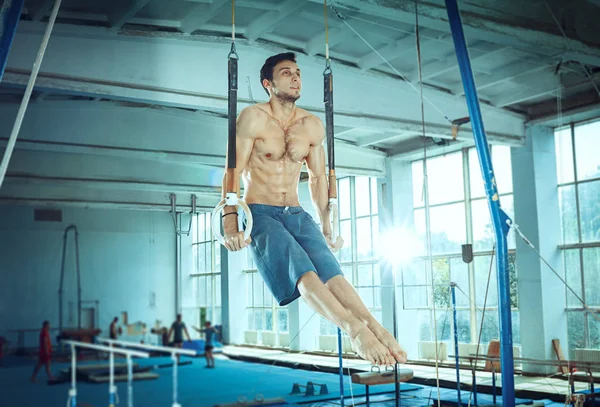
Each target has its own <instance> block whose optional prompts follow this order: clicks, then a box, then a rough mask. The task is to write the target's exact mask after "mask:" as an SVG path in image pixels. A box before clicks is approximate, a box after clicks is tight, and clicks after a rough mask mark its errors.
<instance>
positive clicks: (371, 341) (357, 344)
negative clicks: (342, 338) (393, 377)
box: [350, 325, 394, 365]
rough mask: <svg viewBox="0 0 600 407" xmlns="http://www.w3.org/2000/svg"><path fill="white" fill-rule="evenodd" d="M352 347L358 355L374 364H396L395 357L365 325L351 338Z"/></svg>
mask: <svg viewBox="0 0 600 407" xmlns="http://www.w3.org/2000/svg"><path fill="white" fill-rule="evenodd" d="M350 341H351V342H352V349H354V351H355V352H356V353H358V356H360V357H361V358H363V359H365V360H368V361H369V362H371V363H372V364H374V365H391V364H394V358H393V357H392V355H391V354H390V352H389V351H388V350H387V349H386V347H385V346H383V344H382V343H381V342H379V341H378V340H377V338H376V337H375V335H374V334H373V332H371V331H370V330H369V328H367V326H366V325H365V326H364V327H362V328H361V329H359V330H358V333H357V334H356V335H355V336H354V337H353V338H352V337H351V339H350Z"/></svg>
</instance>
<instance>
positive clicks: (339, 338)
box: [337, 328, 344, 407]
mask: <svg viewBox="0 0 600 407" xmlns="http://www.w3.org/2000/svg"><path fill="white" fill-rule="evenodd" d="M337 331H338V357H339V361H340V404H341V406H342V407H344V365H343V361H342V331H341V330H340V328H338V330H337Z"/></svg>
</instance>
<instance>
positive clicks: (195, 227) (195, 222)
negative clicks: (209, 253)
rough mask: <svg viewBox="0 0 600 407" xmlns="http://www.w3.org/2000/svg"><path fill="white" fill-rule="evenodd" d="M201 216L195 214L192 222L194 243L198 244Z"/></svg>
mask: <svg viewBox="0 0 600 407" xmlns="http://www.w3.org/2000/svg"><path fill="white" fill-rule="evenodd" d="M199 217H200V215H198V214H195V215H194V218H193V220H192V243H198V218H199Z"/></svg>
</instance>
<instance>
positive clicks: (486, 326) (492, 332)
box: [477, 310, 500, 343]
mask: <svg viewBox="0 0 600 407" xmlns="http://www.w3.org/2000/svg"><path fill="white" fill-rule="evenodd" d="M481 315H482V313H481V311H477V334H478V335H479V329H480V327H481ZM499 337H500V324H499V323H498V311H497V310H486V311H485V317H484V320H483V329H482V331H481V343H487V342H489V341H491V340H492V339H498V338H499Z"/></svg>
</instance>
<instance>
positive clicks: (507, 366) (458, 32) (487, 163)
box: [446, 0, 515, 407]
mask: <svg viewBox="0 0 600 407" xmlns="http://www.w3.org/2000/svg"><path fill="white" fill-rule="evenodd" d="M446 10H447V12H448V20H449V21H450V29H451V30H452V38H453V39H454V48H455V51H456V57H457V59H458V65H459V67H460V74H461V77H462V81H463V87H464V90H465V96H466V99H467V105H468V107H469V115H470V116H471V123H472V128H473V134H474V137H475V145H476V148H477V155H478V157H479V165H480V167H481V172H482V175H483V179H484V182H485V191H486V194H487V198H488V205H489V208H490V214H491V218H492V224H493V226H494V233H495V236H496V248H497V252H498V255H497V272H498V299H499V302H500V304H499V306H498V312H499V314H500V365H501V370H502V405H503V407H514V406H515V382H514V366H513V349H512V348H513V341H512V327H511V315H510V311H511V310H510V284H509V276H508V248H507V241H506V235H507V233H508V229H509V228H508V225H507V223H506V221H507V220H508V216H506V214H505V213H504V211H502V209H501V208H500V199H499V196H498V189H497V186H496V178H495V177H494V171H493V168H492V160H491V157H490V152H489V149H488V144H487V138H486V135H485V129H484V127H483V119H482V117H481V110H480V108H479V100H478V98H477V89H476V88H475V81H474V79H473V71H472V70H471V62H470V60H469V53H468V50H467V45H466V42H465V35H464V32H463V28H462V21H461V18H460V12H459V10H458V5H457V3H456V0H446Z"/></svg>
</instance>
